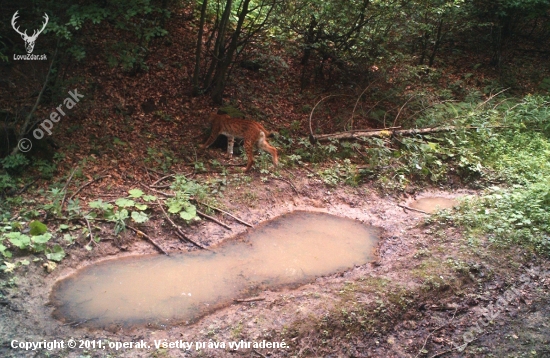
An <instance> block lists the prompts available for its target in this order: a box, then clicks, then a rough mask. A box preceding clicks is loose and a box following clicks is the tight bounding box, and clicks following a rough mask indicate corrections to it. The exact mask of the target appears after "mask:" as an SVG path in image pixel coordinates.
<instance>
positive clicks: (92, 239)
mask: <svg viewBox="0 0 550 358" xmlns="http://www.w3.org/2000/svg"><path fill="white" fill-rule="evenodd" d="M82 218H83V219H84V221H86V225H88V233H89V234H90V241H89V242H88V245H86V246H90V244H91V243H94V244H95V241H94V235H93V234H92V226H91V225H90V222H89V221H88V219H86V217H82ZM80 223H81V224H82V225H84V223H83V222H82V221H80Z"/></svg>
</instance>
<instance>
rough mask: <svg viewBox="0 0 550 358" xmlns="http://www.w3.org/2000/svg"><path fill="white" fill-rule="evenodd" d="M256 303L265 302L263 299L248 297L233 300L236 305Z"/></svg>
mask: <svg viewBox="0 0 550 358" xmlns="http://www.w3.org/2000/svg"><path fill="white" fill-rule="evenodd" d="M256 301H265V297H250V298H242V299H236V300H233V302H236V303H246V302H256Z"/></svg>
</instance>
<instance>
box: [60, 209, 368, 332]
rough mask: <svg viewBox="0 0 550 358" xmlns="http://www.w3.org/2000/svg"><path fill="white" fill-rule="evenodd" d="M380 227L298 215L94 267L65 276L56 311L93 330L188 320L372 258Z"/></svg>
mask: <svg viewBox="0 0 550 358" xmlns="http://www.w3.org/2000/svg"><path fill="white" fill-rule="evenodd" d="M377 235H378V230H377V229H375V228H373V227H370V226H367V225H365V224H363V223H361V222H359V221H356V220H351V219H346V218H341V217H337V216H333V215H330V214H325V213H315V212H294V213H290V214H287V215H283V216H280V217H278V218H276V219H274V220H271V221H268V222H266V223H264V224H262V225H260V226H258V227H257V228H255V229H252V230H250V231H249V232H247V233H245V234H244V235H243V236H241V237H239V238H237V239H235V240H231V241H230V242H227V243H226V244H223V245H220V246H217V247H214V248H213V250H214V251H215V252H207V251H199V252H193V253H185V254H177V255H172V256H169V257H167V256H161V255H151V256H140V257H131V258H123V259H117V260H109V261H104V262H100V263H97V264H94V265H91V266H88V267H86V268H84V269H82V270H80V271H79V272H77V273H76V274H75V275H73V276H70V277H68V278H66V279H64V280H61V281H59V282H58V283H57V284H56V285H55V287H54V289H53V291H52V294H51V302H52V304H53V305H54V306H55V311H54V316H55V317H56V318H58V319H61V320H63V321H65V322H71V323H76V324H83V325H87V326H94V327H108V326H112V325H117V326H118V325H120V326H132V325H142V324H154V325H163V324H176V323H189V322H192V321H193V320H195V319H196V318H198V317H200V316H202V315H204V314H206V313H209V312H211V311H213V310H215V309H217V308H220V307H223V306H226V305H228V304H230V303H231V302H232V301H233V299H237V298H244V297H247V296H251V295H255V294H258V293H259V292H260V291H261V290H264V289H268V288H272V289H276V288H279V287H282V286H285V285H298V284H303V283H306V282H308V281H311V280H313V279H314V278H315V277H317V276H322V275H328V274H331V273H335V272H340V271H343V270H346V269H349V268H352V267H353V266H354V265H361V264H365V263H367V262H369V261H371V260H372V259H373V257H374V248H375V246H376V244H377V241H378V239H377Z"/></svg>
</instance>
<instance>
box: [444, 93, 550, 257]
mask: <svg viewBox="0 0 550 358" xmlns="http://www.w3.org/2000/svg"><path fill="white" fill-rule="evenodd" d="M548 101H549V99H548V98H547V97H536V96H527V97H525V98H524V99H523V100H522V101H518V102H517V103H515V104H513V105H511V106H510V107H507V108H504V109H501V110H497V109H490V110H479V111H476V112H474V113H472V114H471V115H469V116H468V117H467V122H466V123H470V124H475V125H476V126H480V127H487V124H488V123H490V124H493V125H496V124H499V125H501V126H502V127H501V128H500V129H499V130H498V131H493V130H490V129H489V128H485V129H482V130H478V131H475V132H471V133H470V134H468V135H465V136H464V140H463V141H461V142H458V144H459V145H460V148H462V149H461V152H469V153H472V152H474V151H475V152H477V155H476V157H475V158H476V159H475V161H477V162H478V167H479V168H478V170H479V173H480V174H481V175H482V178H484V179H486V180H488V181H491V182H502V183H504V184H508V185H510V184H511V186H509V187H504V188H499V187H491V188H490V189H489V190H488V192H487V193H486V194H485V195H484V196H483V197H482V198H480V199H479V200H471V201H467V202H466V203H464V204H463V205H462V206H461V208H460V209H459V210H458V211H457V212H455V213H454V214H441V216H440V217H439V219H440V221H443V222H445V221H447V222H451V223H454V224H456V225H460V226H462V227H464V228H465V229H466V230H467V235H469V236H471V237H479V236H480V235H482V236H485V237H487V238H488V240H489V241H490V242H492V243H494V244H496V245H505V246H509V245H512V244H520V245H524V246H526V247H529V248H531V249H533V250H535V251H537V252H542V253H545V254H547V255H550V225H549V223H550V210H549V208H550V181H549V180H548V178H550V140H549V134H550V133H549V132H548V126H549V124H550V110H549V109H548V106H547V104H548ZM459 163H460V162H459Z"/></svg>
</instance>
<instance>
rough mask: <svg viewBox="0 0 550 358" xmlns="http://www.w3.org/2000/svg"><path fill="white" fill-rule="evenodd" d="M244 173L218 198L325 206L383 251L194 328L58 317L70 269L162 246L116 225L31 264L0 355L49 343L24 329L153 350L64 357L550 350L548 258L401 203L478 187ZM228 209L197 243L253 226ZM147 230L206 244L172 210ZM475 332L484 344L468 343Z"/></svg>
mask: <svg viewBox="0 0 550 358" xmlns="http://www.w3.org/2000/svg"><path fill="white" fill-rule="evenodd" d="M220 160H222V159H220ZM240 170H241V169H239V168H234V174H230V177H232V178H233V179H234V180H229V181H228V185H227V188H226V190H225V191H224V196H223V197H221V198H220V199H219V200H218V203H219V205H220V206H222V207H223V208H225V209H226V210H228V211H229V212H231V213H233V214H234V215H237V216H238V217H240V218H241V219H244V220H246V221H248V222H250V223H252V224H254V225H256V224H258V223H261V222H263V221H265V220H269V219H272V218H274V217H277V216H279V215H282V214H284V213H288V212H292V211H294V210H313V211H323V212H328V213H330V214H334V215H338V216H342V217H348V218H351V219H357V220H360V221H362V222H364V223H366V224H368V225H373V226H376V227H380V228H381V229H382V231H381V236H380V242H379V246H378V250H377V259H376V261H375V262H373V263H368V264H365V265H361V266H356V267H354V268H352V269H349V270H346V271H344V272H339V273H335V274H332V275H328V276H325V277H319V278H317V279H315V280H314V281H311V282H309V283H307V284H304V285H302V286H300V287H292V288H291V287H289V288H282V289H277V290H267V291H265V292H261V293H259V295H260V296H261V297H262V298H263V299H264V300H263V301H254V302H248V303H234V304H230V305H228V306H226V307H224V308H221V309H219V310H217V311H215V312H213V313H211V314H208V315H206V316H204V317H202V318H200V319H198V320H197V321H196V322H193V323H190V324H187V325H186V324H181V325H174V326H147V327H143V326H141V327H140V326H134V327H121V326H111V327H106V328H105V329H93V328H87V327H86V324H85V323H84V324H82V325H78V326H77V327H75V326H74V325H71V324H69V323H67V322H61V321H57V320H55V319H53V318H52V316H51V313H52V310H53V307H52V306H51V305H50V303H49V294H50V291H51V289H52V287H53V285H54V283H55V282H56V281H57V280H59V279H60V278H63V277H66V276H67V275H70V274H72V273H74V272H76V271H77V270H78V269H79V268H82V267H86V266H87V265H90V264H93V263H95V262H98V261H101V260H104V259H113V258H118V257H123V256H128V255H141V254H152V253H155V252H156V250H155V248H154V247H152V246H151V245H150V244H149V243H148V242H147V241H145V240H143V239H141V240H140V239H139V238H138V237H137V236H134V234H133V233H131V232H130V231H127V232H126V233H125V234H122V235H121V237H120V238H115V237H113V235H112V228H110V227H108V226H106V227H104V229H105V230H104V236H103V237H102V240H101V241H100V242H99V243H98V244H97V245H95V246H94V248H93V250H91V251H87V250H85V249H83V248H82V247H80V245H75V246H74V247H73V248H72V249H70V250H69V251H68V252H69V255H68V257H66V258H65V259H64V260H63V262H62V263H61V265H60V266H59V267H58V269H56V270H55V271H53V273H47V272H46V271H45V270H43V269H42V267H41V266H40V265H29V266H26V267H21V268H20V269H19V272H18V274H17V284H16V285H14V286H13V287H12V288H4V291H5V292H4V293H5V297H6V300H5V301H3V302H2V305H1V306H0V316H1V324H0V335H1V337H0V339H1V341H2V345H1V347H0V352H1V355H2V356H5V357H8V356H14V357H19V356H26V355H28V356H35V354H36V352H26V354H25V352H23V351H21V350H14V349H11V348H10V344H11V341H12V340H13V339H17V340H20V341H41V340H54V339H65V340H67V339H68V338H69V337H71V338H72V339H75V340H77V341H79V340H98V339H102V340H105V342H138V341H140V340H144V341H145V342H148V343H149V345H150V346H151V348H150V349H122V350H119V351H116V350H114V349H107V350H106V351H103V350H94V349H89V350H82V349H75V350H70V349H64V350H61V351H56V356H68V357H79V356H86V355H87V356H104V355H105V354H107V353H108V354H110V356H124V357H126V356H127V357H141V356H156V357H178V356H189V357H194V356H196V357H199V356H203V357H227V356H235V357H237V356H247V357H249V356H259V357H261V356H266V357H292V356H296V357H301V356H316V357H320V356H323V357H329V356H332V357H434V356H446V357H462V356H466V357H479V356H487V357H544V356H550V351H549V350H548V347H549V343H550V342H549V339H550V324H549V323H548V322H550V305H549V304H550V297H549V295H548V292H549V291H548V290H549V289H550V275H549V274H548V273H549V272H550V271H549V269H550V263H549V262H548V260H544V259H541V258H539V257H535V256H533V255H532V254H531V253H528V252H524V251H523V250H520V249H514V248H512V249H498V248H494V247H492V246H491V245H489V244H488V243H486V242H477V243H472V242H469V241H468V238H466V237H463V236H462V235H461V232H460V230H457V229H455V228H445V227H439V226H437V225H435V224H427V223H426V221H425V220H426V218H427V217H428V216H427V215H425V214H422V213H418V212H413V211H408V210H404V209H403V208H401V207H399V206H397V204H405V205H407V203H409V202H410V201H412V200H413V199H414V197H418V198H420V197H430V196H443V197H461V196H467V195H476V194H477V193H476V192H475V191H472V190H464V189H462V190H460V189H456V190H449V191H445V190H441V189H437V190H435V189H433V190H430V189H426V190H424V191H422V192H419V193H417V194H416V195H412V196H410V195H405V196H401V195H399V196H388V195H382V194H380V193H379V192H378V191H377V190H375V189H374V188H372V187H371V186H370V185H368V184H364V185H360V186H358V187H339V188H331V187H327V186H326V185H325V184H324V183H323V182H322V181H321V180H320V179H319V178H317V177H316V176H312V175H308V174H310V172H309V171H305V170H303V169H301V168H295V169H292V170H290V171H288V173H289V174H290V177H289V181H290V182H291V183H292V184H293V185H294V187H295V189H296V190H294V189H293V188H291V186H290V185H289V184H288V183H287V182H284V181H280V180H273V179H270V180H267V181H262V180H261V178H260V177H261V175H260V174H259V173H257V172H253V173H252V174H251V175H250V177H251V181H250V182H249V183H246V182H243V181H242V180H241V178H242V177H243V176H244V175H243V174H242V173H240ZM153 175H154V174H153ZM209 175H211V174H202V175H197V177H196V178H195V179H196V180H201V179H203V180H206V176H209ZM135 185H136V182H133V181H132V182H128V183H127V184H125V185H119V186H118V187H117V188H113V187H111V192H113V191H115V192H116V190H126V191H127V190H129V189H131V188H133V187H135ZM97 186H98V187H99V188H95V189H88V190H89V194H88V195H91V196H93V195H94V194H91V192H95V193H97V195H107V191H108V190H109V189H108V188H107V187H104V188H101V187H103V185H99V184H98V185H97ZM218 218H219V219H220V220H224V221H225V222H227V223H230V225H231V228H232V230H227V229H225V228H223V227H221V226H219V225H217V224H215V223H213V222H209V221H202V222H201V223H199V224H198V225H195V226H194V227H193V228H192V230H191V231H189V232H188V233H189V235H190V236H191V238H192V239H193V240H196V242H199V243H201V244H203V245H205V246H209V247H211V246H212V245H214V247H215V245H216V244H218V243H220V242H223V241H227V240H231V238H232V237H234V236H236V235H239V234H241V233H243V232H245V230H246V229H247V228H246V227H245V226H243V225H241V224H239V223H237V222H234V221H230V220H229V219H228V218H223V217H220V216H219V217H218ZM142 229H143V231H145V232H147V233H148V234H149V235H151V236H153V237H154V238H155V240H156V241H157V242H158V243H159V244H160V245H161V246H163V247H164V248H165V249H166V250H167V251H169V252H170V253H174V252H186V251H189V250H193V248H192V246H190V245H188V244H184V243H182V242H181V241H180V240H179V239H177V237H176V236H175V235H174V233H173V232H172V230H171V229H169V228H167V227H166V226H164V225H163V218H162V214H161V213H157V214H155V215H154V216H153V217H152V218H151V221H150V222H148V223H147V224H146V225H145V226H144V227H143V228H142ZM109 233H111V234H109ZM153 233H154V234H153ZM86 240H87V239H86V238H83V240H79V241H80V242H81V243H84V242H85V241H86ZM537 270H538V271H537ZM510 290H512V291H510ZM511 292H512V293H511ZM499 299H500V301H499ZM503 300H504V301H503ZM497 301H498V302H499V304H500V306H495V308H494V310H493V311H492V312H490V313H489V314H490V315H492V316H490V317H491V318H492V319H489V320H487V319H486V318H483V316H482V315H483V314H484V312H485V314H488V313H487V312H488V311H487V309H489V310H491V307H490V304H491V303H493V304H494V305H496V302H497ZM361 307H362V309H360V308H361ZM354 310H355V311H354ZM345 311H347V312H346V313H347V314H350V315H353V316H355V315H357V316H361V317H362V318H363V319H365V320H366V321H368V324H367V325H366V326H365V323H364V322H358V321H360V320H358V321H354V320H353V317H345V316H342V315H343V314H344V313H342V312H345ZM346 320H349V321H348V323H345V322H346ZM476 322H477V327H476ZM73 323H74V322H73ZM465 334H466V336H465ZM465 338H466V340H467V341H471V342H469V344H468V345H467V346H466V347H465V350H464V351H463V352H460V351H458V349H459V347H460V346H461V345H462V344H464V343H465V340H464V339H465ZM155 340H166V341H167V342H178V341H184V342H209V341H210V342H238V341H240V340H244V341H245V342H261V341H262V340H266V341H269V342H281V341H283V340H284V341H285V342H287V343H288V345H289V348H286V349H261V348H258V349H253V348H246V349H245V348H243V349H238V350H234V351H230V350H229V348H226V349H220V348H218V349H208V348H203V349H201V350H198V351H197V350H196V349H195V347H193V349H191V350H185V349H177V348H174V349H162V348H160V349H156V348H155V346H154V343H153V342H154V341H155ZM42 355H43V354H39V356H42Z"/></svg>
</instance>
